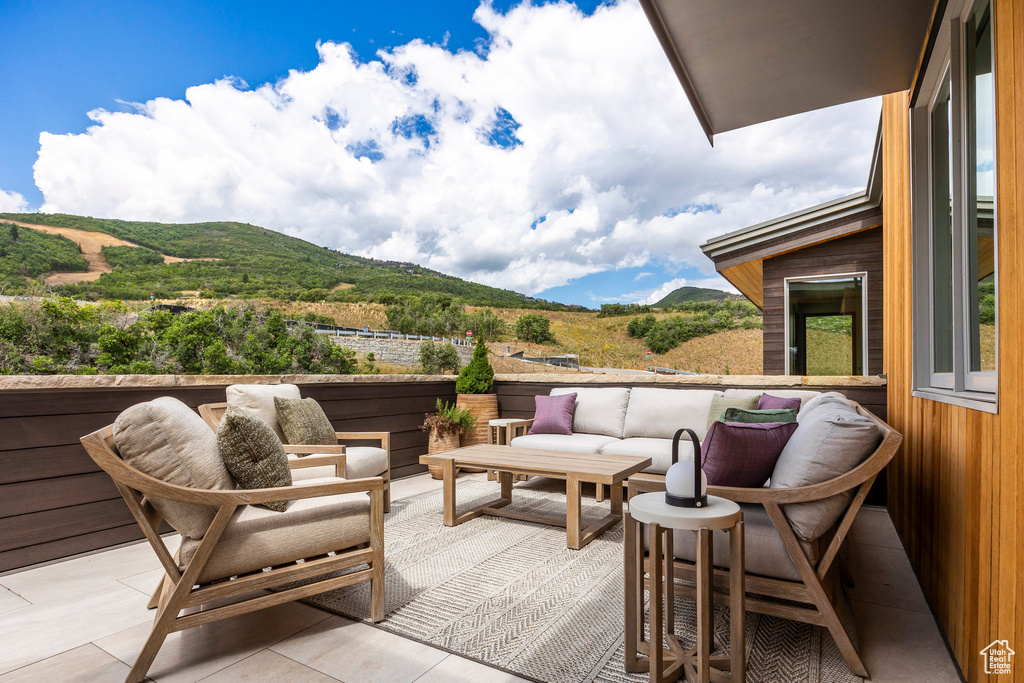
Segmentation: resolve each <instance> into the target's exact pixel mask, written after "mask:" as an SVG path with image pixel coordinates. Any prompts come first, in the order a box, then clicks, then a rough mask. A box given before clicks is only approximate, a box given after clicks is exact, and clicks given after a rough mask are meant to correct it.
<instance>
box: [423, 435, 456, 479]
mask: <svg viewBox="0 0 1024 683" xmlns="http://www.w3.org/2000/svg"><path fill="white" fill-rule="evenodd" d="M458 447H459V433H458V432H442V431H441V430H440V429H431V430H430V432H429V434H428V436H427V455H433V454H434V453H444V452H445V451H453V450H455V449H456V448H458ZM427 471H429V472H430V476H431V477H433V478H434V479H443V478H444V468H443V467H442V466H441V465H427ZM458 472H459V470H458V468H456V469H455V473H456V474H458Z"/></svg>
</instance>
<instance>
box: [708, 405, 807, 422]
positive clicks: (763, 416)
mask: <svg viewBox="0 0 1024 683" xmlns="http://www.w3.org/2000/svg"><path fill="white" fill-rule="evenodd" d="M722 422H745V423H747V424H751V423H758V422H796V410H795V409H794V408H786V409H784V410H743V409H741V408H728V409H726V411H725V412H724V413H722Z"/></svg>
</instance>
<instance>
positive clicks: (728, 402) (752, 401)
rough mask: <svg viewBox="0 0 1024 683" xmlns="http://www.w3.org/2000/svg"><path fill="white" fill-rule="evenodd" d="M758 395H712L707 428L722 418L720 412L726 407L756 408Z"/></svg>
mask: <svg viewBox="0 0 1024 683" xmlns="http://www.w3.org/2000/svg"><path fill="white" fill-rule="evenodd" d="M760 398H761V397H760V396H718V395H715V396H712V397H711V410H709V411H708V429H711V425H713V424H715V423H716V422H718V421H719V420H721V419H722V413H724V412H725V410H726V408H742V409H743V410H754V409H755V408H757V401H758V400H759V399H760Z"/></svg>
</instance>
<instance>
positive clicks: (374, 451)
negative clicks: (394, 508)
mask: <svg viewBox="0 0 1024 683" xmlns="http://www.w3.org/2000/svg"><path fill="white" fill-rule="evenodd" d="M288 457H289V458H295V457H297V456H294V455H290V456H288ZM387 471H388V452H387V451H385V450H384V449H383V448H372V447H370V446H355V447H349V448H346V449H345V478H346V479H364V478H365V477H379V476H380V475H382V474H384V473H385V472H387ZM334 472H335V469H334V466H333V465H327V466H324V467H301V468H299V469H294V470H292V479H293V480H294V481H304V480H306V479H319V478H320V477H333V476H335V475H334Z"/></svg>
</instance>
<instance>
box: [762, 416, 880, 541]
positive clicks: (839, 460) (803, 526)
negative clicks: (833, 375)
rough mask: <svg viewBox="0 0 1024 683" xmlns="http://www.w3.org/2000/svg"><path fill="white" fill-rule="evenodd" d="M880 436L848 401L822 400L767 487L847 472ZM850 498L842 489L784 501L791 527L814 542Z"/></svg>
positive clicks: (802, 422)
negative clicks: (823, 495)
mask: <svg viewBox="0 0 1024 683" xmlns="http://www.w3.org/2000/svg"><path fill="white" fill-rule="evenodd" d="M881 438H882V435H881V433H880V432H879V430H878V426H877V425H876V424H875V423H874V422H873V421H872V420H871V419H869V418H867V417H864V416H863V415H860V414H859V413H857V411H856V410H854V409H853V408H852V407H850V406H849V405H846V406H844V405H840V404H838V403H834V402H833V403H824V404H822V405H820V406H818V407H817V408H816V409H814V410H813V411H811V412H810V413H807V414H806V415H804V416H802V417H801V419H800V426H799V427H798V428H797V430H796V431H795V432H794V433H793V436H792V437H791V438H790V440H789V442H788V443H787V444H786V447H785V448H783V449H782V453H781V454H780V455H779V460H778V462H776V463H775V470H774V471H773V472H772V478H771V484H770V487H771V488H773V489H780V488H792V487H796V486H809V485H811V484H820V483H821V482H825V481H829V480H830V479H835V478H836V477H838V476H839V475H841V474H846V473H847V472H849V471H850V470H852V469H853V468H854V467H856V466H857V465H859V464H861V463H862V462H864V460H865V459H866V458H867V457H868V456H869V455H871V453H872V452H874V450H875V449H876V448H877V447H878V443H879V441H880V440H881ZM852 498H853V492H852V491H846V492H844V493H840V494H837V495H834V496H831V497H829V498H825V499H823V500H816V501H811V502H807V503H793V504H790V505H786V506H785V512H786V517H788V518H789V522H790V524H791V525H792V527H793V531H795V532H796V534H797V535H798V536H799V537H800V538H802V539H803V540H805V541H808V542H810V541H814V540H815V539H817V538H819V537H820V536H821V535H822V534H824V533H825V532H826V531H828V530H829V529H831V528H832V526H833V525H834V524H835V523H836V521H837V520H838V519H839V517H840V515H842V514H843V511H844V510H846V508H847V506H848V505H849V504H850V500H851V499H852Z"/></svg>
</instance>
